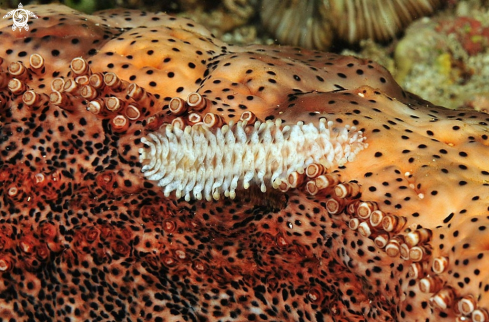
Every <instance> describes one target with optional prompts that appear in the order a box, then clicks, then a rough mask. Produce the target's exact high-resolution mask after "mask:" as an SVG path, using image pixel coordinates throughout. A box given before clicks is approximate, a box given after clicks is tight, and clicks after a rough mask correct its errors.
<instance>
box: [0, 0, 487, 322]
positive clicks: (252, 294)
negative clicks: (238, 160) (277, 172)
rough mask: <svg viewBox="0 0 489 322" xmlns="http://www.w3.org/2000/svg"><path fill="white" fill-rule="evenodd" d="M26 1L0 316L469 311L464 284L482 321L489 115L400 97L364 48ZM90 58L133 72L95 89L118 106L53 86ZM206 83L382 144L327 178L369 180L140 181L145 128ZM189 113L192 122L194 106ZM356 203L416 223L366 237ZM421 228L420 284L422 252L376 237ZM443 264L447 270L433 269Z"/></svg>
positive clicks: (3, 125) (6, 96) (216, 92)
mask: <svg viewBox="0 0 489 322" xmlns="http://www.w3.org/2000/svg"><path fill="white" fill-rule="evenodd" d="M30 10H31V11H33V12H35V13H36V14H38V15H39V16H40V19H38V20H32V21H31V24H30V31H29V32H25V31H22V32H17V33H16V32H13V31H12V29H11V28H10V24H9V23H8V22H6V21H2V24H1V25H0V28H1V29H0V32H1V33H2V34H1V36H2V37H3V38H2V39H5V41H4V42H2V43H1V45H0V57H2V59H3V63H2V65H1V67H2V71H1V72H0V80H2V81H1V82H0V270H1V271H2V273H1V281H2V283H0V306H1V307H2V310H1V311H0V317H1V318H2V319H6V320H9V319H14V320H18V321H41V320H53V321H54V320H59V321H61V320H69V319H70V318H71V321H78V320H91V321H97V320H100V321H110V320H117V321H182V320H187V321H218V320H219V321H220V320H222V321H227V320H235V321H254V320H269V321H275V320H280V321H329V320H332V319H333V318H334V319H336V321H365V320H367V321H415V320H419V321H441V320H443V321H444V320H446V321H455V318H456V317H457V316H458V317H459V318H460V316H461V315H460V313H457V312H456V310H454V309H453V308H454V307H457V305H458V303H459V302H458V301H459V300H460V299H461V298H462V297H467V296H474V299H475V300H474V303H475V307H474V308H475V309H477V310H476V311H475V312H476V313H477V314H479V313H480V314H482V316H484V314H487V313H486V311H485V310H486V308H487V307H489V305H488V304H489V301H488V299H487V292H488V291H489V287H488V286H487V280H488V276H487V271H486V270H485V261H486V257H487V256H488V254H486V252H487V247H486V242H485V239H487V238H486V237H485V234H484V233H485V230H486V227H487V225H488V224H489V223H488V222H487V221H488V217H489V209H488V205H489V184H488V180H489V169H488V166H487V164H486V163H487V162H486V160H487V159H488V157H489V155H488V154H489V152H488V149H487V145H488V142H489V139H488V124H489V117H488V116H487V114H481V113H476V112H472V111H448V110H445V109H442V108H439V107H434V106H432V105H431V104H429V103H427V102H425V101H423V100H421V99H419V98H417V97H415V96H413V95H411V94H408V93H405V92H404V91H402V89H401V88H400V87H399V86H398V85H397V84H396V83H395V82H394V81H393V79H392V77H391V76H390V75H389V74H388V72H387V71H386V70H385V69H383V68H382V67H380V66H378V65H376V64H374V63H372V62H369V61H364V60H358V59H355V58H352V57H342V56H337V55H332V54H326V53H320V52H310V51H303V50H300V49H292V48H287V47H285V48H284V47H276V48H275V47H274V48H266V47H243V48H238V47H233V46H227V45H225V44H223V43H221V42H220V41H218V40H216V39H214V38H212V36H210V35H209V34H208V33H207V32H206V31H205V30H203V28H202V27H200V26H198V25H193V24H192V23H191V22H190V21H189V20H182V19H174V18H171V17H168V16H166V15H163V14H157V15H156V14H155V15H153V14H148V15H142V14H139V13H138V12H137V11H127V12H125V13H122V12H120V13H118V12H117V11H111V12H106V13H102V14H99V15H96V16H87V17H85V16H83V15H81V14H79V13H73V11H72V10H69V9H66V8H64V7H59V6H46V7H32V8H30ZM0 15H2V13H0ZM121 17H123V18H121ZM85 18H86V19H85ZM126 18H130V21H127V19H126ZM66 24H68V26H67V25H66ZM139 25H142V26H143V27H138V26H139ZM144 26H146V27H144ZM68 27H69V32H68V29H67V28H68ZM121 28H123V29H121ZM131 28H132V29H131ZM87 29H88V30H90V32H88V33H86V31H87ZM34 30H36V31H34ZM152 30H155V31H152ZM41 31H42V32H41ZM38 32H39V33H38ZM21 33H22V34H21ZM27 33H29V34H28V35H27ZM67 34H69V35H67ZM26 37H27V38H26ZM26 39H30V40H28V41H26ZM74 39H77V41H74ZM54 50H57V51H58V52H54V53H53V51H54ZM150 50H151V51H153V52H152V53H151V54H149V52H148V51H150ZM22 52H25V54H21V53H22ZM34 53H39V54H41V55H42V56H43V57H44V59H45V60H46V62H45V70H44V71H42V72H40V73H39V74H36V73H34V72H28V73H27V74H24V75H21V76H19V81H20V84H21V85H22V86H21V87H22V88H21V89H20V90H19V91H15V90H13V89H12V88H10V89H9V88H8V84H9V81H10V82H12V79H13V78H14V77H13V76H12V75H11V73H10V72H9V71H8V68H9V64H10V63H12V62H16V61H22V62H23V63H24V65H25V66H26V67H29V57H30V55H31V54H34ZM80 56H82V57H83V58H84V59H85V61H87V62H89V63H90V66H91V71H90V72H89V73H92V74H94V75H102V74H97V73H108V72H114V73H116V74H117V75H118V76H119V77H120V78H121V79H122V82H121V83H120V84H119V86H115V87H112V88H111V87H109V86H105V87H101V88H98V89H95V91H96V98H95V99H94V100H99V101H104V100H105V102H107V99H108V97H117V98H119V99H120V100H121V102H122V108H121V109H120V110H118V111H108V110H107V109H102V111H101V112H100V113H98V114H95V113H93V112H91V111H87V104H88V102H87V101H86V100H84V99H83V98H82V97H81V96H80V95H81V93H82V92H83V91H82V89H83V90H85V89H86V88H84V87H83V86H85V85H81V84H79V85H78V86H75V87H76V88H75V89H74V90H73V91H71V92H69V93H67V92H66V91H65V92H63V95H64V96H63V99H64V101H63V102H61V103H59V102H49V98H48V97H47V96H42V95H41V94H46V95H48V94H50V93H51V91H52V90H51V88H50V87H51V81H52V80H53V79H54V78H56V77H64V80H65V83H66V82H69V81H70V80H73V79H74V78H73V71H72V70H71V69H70V68H69V64H70V62H71V60H72V59H73V58H76V57H80ZM102 76H103V75H102ZM126 82H127V83H126ZM153 82H154V83H153ZM130 83H132V84H137V85H139V86H140V87H142V88H144V89H145V91H144V92H143V94H141V96H140V97H139V96H138V95H136V96H135V95H134V94H133V93H131V92H130V91H129V92H128V88H132V89H134V87H133V86H134V85H131V86H132V87H130V86H129V84H130ZM10 84H12V83H10ZM24 87H25V88H24ZM138 88H139V87H138ZM26 90H33V91H34V92H36V93H37V94H39V95H41V96H40V99H39V101H38V103H37V104H34V105H33V106H28V105H26V104H25V98H24V99H23V96H22V93H24V92H25V91H26ZM70 90H71V89H70ZM194 91H198V92H199V93H200V94H202V96H204V97H205V98H206V99H207V102H208V104H207V106H206V107H205V109H204V110H202V111H199V112H197V114H199V115H201V116H204V115H205V114H206V113H208V112H210V113H214V115H218V116H220V117H221V118H222V119H223V121H228V120H230V119H237V118H239V117H240V115H241V113H242V112H243V111H252V112H253V113H254V114H255V115H256V116H257V117H258V119H261V120H266V119H273V118H282V119H284V120H285V123H286V124H291V123H296V122H297V121H305V122H317V120H318V119H319V118H320V117H325V118H327V119H328V120H332V121H334V122H335V124H348V125H355V126H356V127H357V128H358V129H362V130H363V131H364V133H365V135H366V137H367V142H368V143H369V147H368V148H367V149H365V150H364V151H361V152H360V153H359V154H358V155H357V157H356V159H355V160H354V161H353V162H351V163H347V164H346V165H345V166H344V167H338V168H335V169H329V170H328V173H331V172H332V171H336V172H337V173H339V174H340V175H341V182H343V183H346V182H348V181H350V180H353V181H355V182H356V183H358V184H359V185H360V192H359V193H354V194H353V195H352V196H348V197H345V198H340V197H338V196H337V195H336V194H335V191H336V190H335V189H334V188H335V187H330V188H328V189H325V190H322V191H320V192H319V193H317V194H316V195H314V196H312V195H310V194H309V193H308V192H307V190H306V189H305V187H304V186H300V187H299V188H298V189H292V190H289V191H288V192H285V193H281V192H279V191H269V192H267V193H266V194H262V193H261V192H259V191H257V189H256V187H252V188H250V191H243V190H240V191H238V195H237V198H236V199H235V200H230V199H224V200H221V201H213V202H202V201H191V202H188V203H187V202H184V201H182V200H175V198H174V197H170V198H165V197H164V196H163V193H162V191H161V188H159V187H156V185H155V184H154V183H152V182H149V181H147V180H145V179H144V178H143V176H142V174H141V164H140V163H139V153H138V149H139V148H142V147H143V145H142V144H141V138H142V137H143V136H146V135H147V134H148V133H149V132H151V131H154V130H155V129H156V128H158V125H160V124H161V123H163V122H171V121H172V120H174V119H175V118H176V116H175V115H173V114H172V113H171V112H170V111H169V109H168V102H169V100H170V99H171V98H172V97H175V96H179V97H181V98H183V99H186V97H187V95H188V94H189V93H191V92H194ZM53 103H56V104H57V105H56V104H53ZM130 106H131V107H130ZM135 111H137V112H138V113H140V114H139V116H136V117H133V116H134V113H135ZM129 117H132V119H129ZM121 119H124V120H126V121H127V123H126V126H127V127H124V126H118V124H120V123H117V121H118V120H121ZM114 122H115V123H114ZM181 122H183V123H185V124H188V123H190V120H189V115H188V113H187V112H185V113H184V114H183V115H182V116H181ZM305 180H306V181H307V180H311V179H307V178H305ZM332 200H334V201H336V202H338V203H339V204H340V210H341V211H339V212H338V213H336V214H333V212H332V211H331V208H328V205H327V202H331V201H332ZM359 200H362V201H367V202H371V203H372V204H371V205H375V204H376V205H378V208H379V209H380V210H381V211H382V212H383V213H385V214H386V215H387V214H391V215H395V216H399V217H397V218H402V217H405V218H406V223H405V225H404V226H402V227H397V229H395V230H393V231H390V232H387V231H386V230H385V229H382V228H375V229H372V231H373V234H372V235H370V236H369V237H365V236H364V235H362V234H360V232H359V230H352V229H351V228H350V227H353V225H352V222H351V220H352V219H353V221H355V220H356V219H358V214H359V213H360V211H359V205H360V203H359V202H358V201H359ZM328 209H329V211H328ZM360 221H364V220H363V219H361V220H360ZM349 225H350V227H349ZM420 228H425V229H428V230H429V231H431V233H432V237H431V238H428V239H427V240H424V241H422V242H420V243H419V244H418V245H417V246H421V249H422V250H423V251H424V252H425V254H424V255H423V256H422V260H421V261H420V262H419V266H420V267H421V272H420V273H419V274H418V276H413V275H409V274H410V269H412V267H413V264H414V261H413V260H412V259H407V260H406V259H403V258H401V257H399V255H396V256H388V255H387V253H386V251H385V248H382V247H378V246H377V245H376V244H375V243H374V242H373V240H374V237H378V236H383V237H384V238H386V239H387V240H389V241H394V240H396V241H400V244H403V243H404V241H405V240H406V239H408V238H410V237H409V236H411V235H410V233H413V232H415V231H416V230H417V229H418V231H419V229H420ZM413 246H414V245H409V246H408V245H406V246H402V247H404V248H403V249H406V247H407V249H408V251H409V250H410V249H413V248H414V247H413ZM394 248H395V247H394ZM391 255H392V253H391ZM394 255H395V254H394ZM401 255H402V252H401ZM440 258H445V259H446V260H447V261H448V266H447V269H446V270H444V271H443V272H441V273H439V274H435V273H434V272H433V271H432V269H431V266H432V263H433V260H434V259H440ZM427 274H429V275H430V277H434V280H435V281H436V282H432V284H433V286H434V289H433V292H431V293H423V292H421V291H420V290H419V284H420V281H419V279H420V278H422V277H426V276H425V275H427ZM439 292H441V293H439ZM447 292H448V293H447ZM444 294H448V296H446V297H443V296H442V295H444ZM430 299H431V300H430ZM440 299H441V300H440ZM430 301H432V303H431V304H430ZM443 303H446V304H447V306H448V308H440V306H443ZM470 314H471V313H465V316H466V317H468V316H470ZM478 316H480V315H476V316H475V318H477V317H478ZM475 318H474V320H476V319H475Z"/></svg>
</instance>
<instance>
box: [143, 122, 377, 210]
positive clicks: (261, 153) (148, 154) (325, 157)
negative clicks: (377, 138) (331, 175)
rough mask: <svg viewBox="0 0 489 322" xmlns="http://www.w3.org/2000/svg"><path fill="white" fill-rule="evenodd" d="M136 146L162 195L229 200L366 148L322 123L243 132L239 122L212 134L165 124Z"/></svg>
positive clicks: (259, 126)
mask: <svg viewBox="0 0 489 322" xmlns="http://www.w3.org/2000/svg"><path fill="white" fill-rule="evenodd" d="M141 142H143V143H144V144H145V145H146V147H145V148H141V149H140V150H139V153H140V161H141V163H142V164H143V167H142V172H143V173H144V175H145V176H146V177H147V178H148V179H149V180H154V181H156V182H158V186H161V187H163V188H164V193H165V195H166V196H169V195H170V193H171V192H173V191H175V192H176V196H177V197H178V198H180V197H185V199H187V200H190V198H195V199H202V198H203V197H204V198H206V199H207V200H211V199H212V198H214V199H219V197H220V196H221V195H223V194H224V195H225V196H226V197H230V198H234V197H235V196H236V189H238V187H240V186H242V187H243V188H244V189H248V188H249V187H250V185H251V184H257V185H259V186H260V189H261V190H262V191H263V192H265V191H266V188H267V187H274V188H277V183H276V182H279V181H277V180H285V179H286V178H287V177H288V176H289V174H291V173H292V172H299V173H302V172H303V171H304V169H305V168H306V167H307V166H308V165H310V164H312V163H319V164H322V165H324V166H325V167H327V168H329V167H331V166H333V165H343V164H344V163H346V162H348V161H353V159H354V158H355V155H356V154H358V153H359V152H360V151H361V150H363V149H365V148H366V147H367V146H368V144H367V143H366V142H365V137H364V136H363V134H362V132H361V131H357V130H356V128H355V127H354V126H353V127H350V126H341V127H334V124H333V122H331V121H329V122H326V120H324V119H321V120H320V121H319V124H318V126H315V125H314V124H312V123H311V124H304V123H303V122H299V123H297V124H296V125H292V126H282V122H281V121H280V120H277V121H275V122H272V121H267V122H265V123H261V122H259V121H257V122H256V123H255V124H254V126H253V127H250V128H248V129H246V123H244V122H238V123H237V124H234V123H230V124H229V125H224V126H223V127H221V128H218V129H216V130H213V129H210V128H208V127H206V126H205V125H201V124H196V125H193V126H187V127H186V128H185V129H183V130H182V129H180V128H178V127H173V126H172V125H167V126H166V128H165V129H164V130H163V131H160V132H157V133H150V134H149V135H148V137H146V138H142V139H141Z"/></svg>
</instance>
